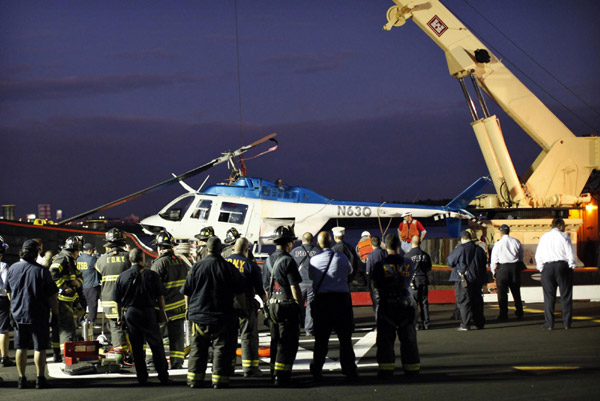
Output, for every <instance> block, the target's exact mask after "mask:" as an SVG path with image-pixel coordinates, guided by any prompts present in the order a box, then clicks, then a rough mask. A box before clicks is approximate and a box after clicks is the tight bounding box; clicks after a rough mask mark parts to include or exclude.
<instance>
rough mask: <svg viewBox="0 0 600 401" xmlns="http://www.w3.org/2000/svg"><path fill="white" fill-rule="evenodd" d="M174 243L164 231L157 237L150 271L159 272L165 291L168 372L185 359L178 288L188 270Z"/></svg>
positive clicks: (183, 305) (182, 314)
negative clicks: (177, 253) (154, 257)
mask: <svg viewBox="0 0 600 401" xmlns="http://www.w3.org/2000/svg"><path fill="white" fill-rule="evenodd" d="M173 242H174V241H173V237H172V236H171V234H169V233H168V232H166V231H162V232H160V233H159V234H158V235H157V236H156V246H157V250H158V257H157V258H156V259H155V260H154V262H153V263H152V270H153V271H155V272H156V273H158V275H159V276H160V279H161V281H162V283H163V284H164V285H165V288H166V289H167V294H166V295H165V311H166V313H167V318H168V321H167V322H166V324H165V325H164V326H163V329H164V328H166V329H167V333H168V336H169V356H170V361H171V369H181V368H183V359H184V358H185V354H184V334H183V323H184V321H185V300H184V299H183V294H182V293H181V288H182V287H183V285H184V284H185V278H186V277H187V273H188V270H187V267H186V264H185V262H184V261H183V260H181V258H180V257H178V256H176V255H175V253H174V252H173ZM163 331H164V330H163Z"/></svg>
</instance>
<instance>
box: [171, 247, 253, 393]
mask: <svg viewBox="0 0 600 401" xmlns="http://www.w3.org/2000/svg"><path fill="white" fill-rule="evenodd" d="M206 249H207V251H208V255H207V256H206V258H204V259H202V260H201V261H199V262H197V263H196V264H195V265H194V266H193V267H192V269H191V270H190V273H189V274H188V276H187V279H186V281H185V284H184V286H183V288H182V289H181V292H182V293H183V295H184V296H185V306H186V310H187V315H188V319H189V321H190V322H191V325H192V339H191V349H190V354H189V359H188V374H187V384H188V386H190V387H192V388H198V387H202V386H203V384H204V383H203V382H204V376H205V373H206V366H207V363H208V348H209V346H211V345H212V347H213V350H214V351H213V362H212V363H213V364H212V386H213V387H214V388H224V387H228V386H229V378H230V377H231V376H232V375H233V371H234V369H233V368H234V366H233V364H232V361H233V360H234V358H235V349H236V346H237V319H236V315H235V311H234V308H233V299H234V296H235V297H237V299H238V302H239V304H240V308H241V309H242V310H246V308H247V307H246V297H245V296H243V295H244V290H245V288H244V283H243V279H242V276H241V275H240V272H239V271H238V270H237V269H236V268H235V266H233V265H232V264H231V263H229V262H227V261H226V260H225V259H223V257H222V256H221V241H220V240H219V238H217V237H210V238H209V239H208V240H207V242H206Z"/></svg>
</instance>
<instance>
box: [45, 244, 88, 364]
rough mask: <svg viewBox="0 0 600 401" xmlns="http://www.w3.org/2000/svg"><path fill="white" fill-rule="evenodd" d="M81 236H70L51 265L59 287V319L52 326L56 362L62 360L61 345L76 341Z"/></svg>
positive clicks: (80, 282)
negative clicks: (76, 306)
mask: <svg viewBox="0 0 600 401" xmlns="http://www.w3.org/2000/svg"><path fill="white" fill-rule="evenodd" d="M81 245H82V241H81V239H80V238H79V237H69V238H67V240H66V241H65V244H64V245H63V247H62V250H61V251H60V252H59V253H58V254H57V255H56V256H55V257H54V259H53V260H52V264H51V265H50V274H51V275H52V280H54V283H55V284H56V286H57V287H58V321H57V324H56V325H55V326H54V327H52V340H51V342H52V350H53V351H54V362H62V356H61V352H60V347H61V345H62V344H64V343H65V342H67V341H74V340H75V335H76V330H77V327H76V326H75V316H74V315H73V303H74V302H75V301H76V300H77V299H78V298H79V295H78V294H77V289H78V288H80V287H81V286H82V285H83V278H82V276H81V272H80V271H79V270H77V265H76V262H75V261H76V260H77V257H79V252H80V251H81Z"/></svg>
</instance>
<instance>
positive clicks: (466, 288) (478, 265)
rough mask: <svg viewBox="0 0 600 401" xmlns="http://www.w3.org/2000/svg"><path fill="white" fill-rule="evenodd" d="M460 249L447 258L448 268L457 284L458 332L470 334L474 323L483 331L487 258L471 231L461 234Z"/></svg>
mask: <svg viewBox="0 0 600 401" xmlns="http://www.w3.org/2000/svg"><path fill="white" fill-rule="evenodd" d="M460 242H461V243H460V245H458V246H457V247H456V248H454V250H453V251H452V252H450V254H449V255H448V266H450V267H451V268H452V271H451V272H450V279H449V281H454V293H455V295H456V304H457V305H458V309H459V310H460V317H461V324H460V326H459V327H458V330H459V331H467V330H469V329H470V324H471V322H473V323H474V324H475V327H477V328H478V329H483V327H484V326H485V317H484V315H483V296H482V294H481V287H482V286H483V284H484V283H485V282H486V281H487V269H486V262H487V259H486V256H485V252H484V250H483V249H481V247H480V246H477V245H476V244H475V243H474V242H473V238H472V237H471V234H470V233H469V232H468V231H466V230H465V231H463V232H462V233H461V234H460Z"/></svg>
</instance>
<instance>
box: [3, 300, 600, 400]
mask: <svg viewBox="0 0 600 401" xmlns="http://www.w3.org/2000/svg"><path fill="white" fill-rule="evenodd" d="M453 308H454V306H453V305H432V306H431V312H432V325H431V328H430V330H427V331H419V332H418V341H419V351H420V355H421V374H420V375H419V376H418V377H416V378H405V377H404V376H403V375H402V373H401V370H400V368H399V366H400V361H399V357H398V354H399V352H398V346H397V370H396V372H395V376H394V378H392V379H391V380H388V381H381V380H379V379H378V378H377V377H376V374H377V363H376V360H375V351H376V347H375V337H376V334H375V331H374V319H373V312H372V309H371V307H355V309H354V310H355V319H356V326H357V329H356V332H355V333H354V335H353V339H354V345H355V352H356V354H357V363H358V366H359V375H360V376H359V379H358V381H356V382H348V381H346V379H345V377H344V376H343V375H342V374H341V372H340V370H339V364H338V363H337V356H338V355H337V352H338V348H337V347H338V342H337V339H335V335H333V336H332V340H331V341H330V354H329V360H328V362H327V364H326V366H325V369H324V379H323V381H322V382H320V383H319V384H315V383H313V382H312V377H311V375H310V373H309V371H308V363H309V362H310V359H311V357H312V346H313V343H314V342H313V339H312V337H306V336H301V338H300V347H301V348H300V350H299V353H298V357H297V359H296V363H295V365H294V374H293V380H292V385H291V386H289V387H287V388H277V387H274V386H273V385H272V384H271V382H270V380H269V376H268V374H266V373H268V360H267V359H264V360H262V361H261V366H260V367H261V369H262V370H263V372H265V376H263V377H260V378H244V377H243V376H241V375H239V374H238V375H236V376H234V377H233V378H232V379H231V386H230V388H228V389H219V390H216V389H212V388H209V387H207V388H202V389H190V388H188V387H187V386H186V385H185V380H186V379H185V377H186V376H185V375H186V373H187V371H186V370H185V369H181V370H177V371H171V378H172V379H173V380H174V383H173V385H171V386H159V385H158V380H157V379H156V378H155V377H151V379H150V381H149V383H150V384H149V385H148V386H145V387H141V386H139V385H138V384H137V381H136V379H135V375H134V374H131V373H129V374H127V373H126V374H110V375H94V376H66V375H64V374H62V372H60V366H61V365H62V364H54V363H50V364H49V372H50V374H49V375H48V376H49V377H50V382H51V384H52V385H53V388H51V389H44V390H36V389H35V388H33V389H24V390H18V389H17V388H16V381H17V372H16V368H15V367H8V368H4V367H1V366H0V377H1V378H3V379H4V383H2V384H0V398H1V399H2V400H11V401H12V400H14V401H18V400H33V399H36V400H37V399H41V400H44V401H51V400H61V401H65V400H69V399H73V400H75V399H78V400H79V399H82V400H111V401H115V400H134V399H138V400H172V399H183V398H189V397H193V398H194V399H211V400H220V399H227V400H266V399H270V400H281V399H286V400H312V399H315V400H371V399H376V400H387V399H410V400H435V399H440V398H443V399H445V400H458V399H463V400H471V399H481V400H508V399H510V400H528V401H530V400H579V399H586V400H588V399H593V398H594V397H597V396H598V394H600V374H599V373H600V303H591V302H574V320H573V325H572V327H571V329H569V330H564V329H563V328H562V321H561V319H560V317H559V318H557V321H556V324H555V329H554V330H552V331H546V330H542V329H541V325H542V323H543V304H528V305H526V309H525V317H524V318H523V319H522V320H516V319H514V318H512V317H511V319H510V320H509V321H508V322H498V321H496V320H495V316H496V315H497V314H498V309H497V306H496V305H494V304H486V305H485V315H486V319H487V320H488V323H487V324H486V327H485V329H483V330H472V331H468V332H458V331H457V330H456V328H457V326H458V323H457V322H456V321H453V320H451V313H452V310H453ZM557 312H558V314H560V305H559V304H557ZM268 341H269V339H268V336H267V333H266V332H265V328H264V326H263V327H262V330H261V345H266V344H268ZM30 353H31V352H30ZM10 355H11V357H14V350H11V351H10ZM239 367H240V364H239V361H238V369H239ZM34 369H35V368H34V366H33V359H32V356H30V358H29V360H28V367H27V371H28V379H29V380H30V382H31V384H33V382H32V381H33V380H35V373H34V372H35V370H34ZM328 369H333V370H332V371H327V370H328ZM238 372H239V370H238ZM207 373H209V372H207ZM207 376H208V374H207ZM207 379H208V377H207ZM207 383H208V382H207ZM594 394H596V396H594Z"/></svg>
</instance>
